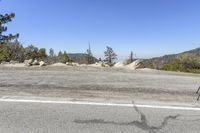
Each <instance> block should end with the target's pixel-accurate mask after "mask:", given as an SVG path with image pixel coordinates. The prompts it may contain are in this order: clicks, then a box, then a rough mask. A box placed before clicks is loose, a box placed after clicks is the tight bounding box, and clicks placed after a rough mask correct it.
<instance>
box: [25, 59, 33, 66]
mask: <svg viewBox="0 0 200 133" xmlns="http://www.w3.org/2000/svg"><path fill="white" fill-rule="evenodd" d="M32 63H33V59H29V60H25V61H24V64H25V65H26V66H31V65H32Z"/></svg>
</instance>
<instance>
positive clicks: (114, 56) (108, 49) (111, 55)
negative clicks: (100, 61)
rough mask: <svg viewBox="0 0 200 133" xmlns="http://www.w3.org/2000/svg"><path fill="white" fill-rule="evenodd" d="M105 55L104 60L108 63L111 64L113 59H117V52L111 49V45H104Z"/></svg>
mask: <svg viewBox="0 0 200 133" xmlns="http://www.w3.org/2000/svg"><path fill="white" fill-rule="evenodd" d="M104 56H105V62H106V63H107V64H108V65H109V66H112V65H113V64H114V63H113V61H114V60H116V59H117V54H115V52H114V51H113V49H112V48H111V47H108V46H107V47H106V51H105V52H104Z"/></svg>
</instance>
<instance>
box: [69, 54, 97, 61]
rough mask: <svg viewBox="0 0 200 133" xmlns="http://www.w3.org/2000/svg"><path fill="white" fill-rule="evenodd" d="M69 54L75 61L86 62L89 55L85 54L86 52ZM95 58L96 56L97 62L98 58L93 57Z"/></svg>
mask: <svg viewBox="0 0 200 133" xmlns="http://www.w3.org/2000/svg"><path fill="white" fill-rule="evenodd" d="M68 56H69V58H70V59H71V60H73V61H74V62H78V63H80V64H84V63H85V62H86V61H85V57H86V56H87V54H84V53H69V54H68ZM93 58H94V62H96V61H97V59H96V58H95V57H93Z"/></svg>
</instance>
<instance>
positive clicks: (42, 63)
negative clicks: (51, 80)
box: [39, 61, 47, 66]
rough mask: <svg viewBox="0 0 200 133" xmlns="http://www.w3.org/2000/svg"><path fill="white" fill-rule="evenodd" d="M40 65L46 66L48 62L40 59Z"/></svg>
mask: <svg viewBox="0 0 200 133" xmlns="http://www.w3.org/2000/svg"><path fill="white" fill-rule="evenodd" d="M39 65H40V66H46V65H47V64H46V63H45V62H44V61H40V62H39Z"/></svg>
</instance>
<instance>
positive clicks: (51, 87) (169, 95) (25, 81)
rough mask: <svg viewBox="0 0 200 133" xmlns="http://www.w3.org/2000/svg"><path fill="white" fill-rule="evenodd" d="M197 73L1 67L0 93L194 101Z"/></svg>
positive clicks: (120, 69) (197, 84)
mask: <svg viewBox="0 0 200 133" xmlns="http://www.w3.org/2000/svg"><path fill="white" fill-rule="evenodd" d="M199 85H200V75H197V74H186V73H176V72H164V71H156V70H149V69H140V70H129V69H123V68H97V67H69V66H66V67H57V66H55V67H53V66H51V67H50V66H47V67H3V66H0V96H1V97H3V96H36V97H37V96H38V97H59V98H69V97H70V98H79V99H81V98H83V99H84V98H102V99H118V100H130V99H134V100H152V101H163V102H183V103H194V102H195V101H196V98H197V95H196V94H195V92H196V90H197V88H198V87H199Z"/></svg>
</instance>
